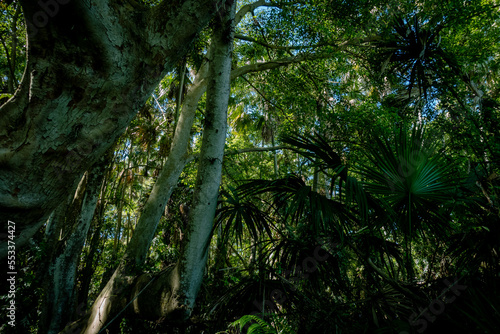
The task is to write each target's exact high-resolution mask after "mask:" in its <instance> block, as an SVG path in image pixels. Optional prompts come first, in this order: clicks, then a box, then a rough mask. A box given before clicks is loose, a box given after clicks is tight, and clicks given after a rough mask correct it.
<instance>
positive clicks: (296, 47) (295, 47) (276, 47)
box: [234, 34, 337, 51]
mask: <svg viewBox="0 0 500 334" xmlns="http://www.w3.org/2000/svg"><path fill="white" fill-rule="evenodd" d="M234 38H237V39H239V40H242V41H248V42H252V43H257V44H259V45H262V46H264V47H266V48H269V49H274V50H285V51H290V50H303V49H309V48H319V47H323V46H333V47H336V46H337V44H335V43H328V42H325V43H319V44H314V45H292V46H281V45H272V44H269V43H267V42H263V41H259V40H257V39H255V38H253V37H249V36H245V35H242V34H235V35H234Z"/></svg>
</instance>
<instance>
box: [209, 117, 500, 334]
mask: <svg viewBox="0 0 500 334" xmlns="http://www.w3.org/2000/svg"><path fill="white" fill-rule="evenodd" d="M281 140H282V142H284V143H286V144H287V145H290V146H292V147H293V150H294V151H295V152H296V153H298V154H299V155H300V156H302V157H303V158H305V159H306V160H308V161H309V164H310V167H311V168H317V169H318V170H319V171H321V172H322V173H324V175H326V176H328V177H329V178H330V179H331V187H332V188H335V190H336V194H337V195H336V196H334V197H330V196H327V194H325V193H320V192H318V191H314V190H313V188H312V187H311V186H309V185H308V183H309V182H310V180H307V179H306V177H304V176H303V175H297V174H291V175H285V176H283V177H282V178H278V179H275V180H248V181H243V182H242V183H241V185H240V186H239V187H238V188H236V189H229V190H228V191H225V192H224V193H223V196H222V197H221V202H220V206H219V209H218V222H217V225H216V228H219V230H220V231H221V233H220V234H219V237H221V238H223V240H229V236H231V237H233V238H235V239H233V240H237V243H238V245H239V249H242V250H244V249H245V247H247V248H246V249H248V250H252V254H255V256H254V255H252V259H251V261H253V262H252V263H253V265H250V266H247V267H246V269H245V270H247V271H248V272H247V273H246V274H245V273H243V272H242V273H241V275H236V276H234V277H237V278H236V281H237V283H235V284H232V285H231V284H230V285H229V286H228V287H227V291H226V293H224V294H223V296H222V297H221V298H220V299H219V300H218V301H216V302H214V303H213V305H212V308H211V312H210V313H209V315H208V316H209V317H212V318H215V319H218V320H220V321H232V322H233V324H235V325H238V326H240V330H241V329H243V332H245V333H246V332H255V333H257V332H266V331H271V332H273V331H276V330H277V328H278V327H279V326H278V327H276V326H275V325H276V317H277V316H278V318H279V319H282V320H283V319H286V322H287V324H288V325H289V326H291V327H292V328H293V330H292V332H297V333H331V332H332V328H337V329H338V330H339V331H338V332H342V333H360V332H363V331H364V330H366V327H367V326H368V327H369V328H374V329H375V328H376V329H377V331H376V332H379V333H394V332H400V331H408V332H412V331H415V330H416V329H417V328H416V327H415V326H414V325H412V323H411V321H408V320H407V319H409V318H411V317H412V315H413V313H414V312H415V310H419V308H421V309H423V308H425V307H427V306H428V304H429V300H430V301H432V299H433V298H435V297H436V296H437V295H438V294H439V291H440V290H442V288H443V287H442V286H440V285H439V282H441V281H440V279H441V278H440V277H438V276H436V275H434V274H432V273H431V272H428V271H429V270H431V269H432V268H435V267H437V266H439V262H440V261H441V262H442V261H444V259H445V258H446V257H449V258H452V259H454V260H452V264H451V265H450V264H449V265H445V268H444V269H443V270H444V271H443V273H448V274H451V273H458V272H460V273H464V272H466V271H467V270H470V268H471V267H473V266H475V265H478V266H489V267H488V270H483V273H484V272H492V271H494V270H497V269H498V267H497V266H496V267H495V266H494V265H493V263H494V262H493V261H495V260H498V258H497V257H495V256H494V254H496V253H495V250H498V249H499V245H498V242H496V243H495V242H494V241H493V239H494V235H496V234H497V233H498V232H497V230H498V229H495V228H494V227H493V225H492V224H493V223H492V224H485V226H484V228H482V229H480V228H476V229H472V230H469V231H468V232H467V231H466V230H459V225H460V224H458V223H457V221H456V220H455V217H456V215H455V212H457V211H459V210H468V209H470V208H471V207H472V205H471V199H470V196H469V197H468V196H465V195H463V193H461V192H460V190H459V189H461V188H463V185H464V182H463V181H460V180H458V179H455V178H454V177H453V175H452V174H451V171H452V170H453V166H450V165H449V164H448V163H446V162H445V160H444V158H443V156H442V154H441V153H440V152H439V150H438V146H436V140H433V138H432V137H431V136H430V135H429V134H427V133H426V131H424V128H423V127H421V126H412V127H410V129H409V130H404V129H400V130H399V131H396V133H395V134H394V136H393V137H392V139H383V138H376V137H374V138H373V140H372V141H371V142H370V143H371V144H370V145H369V146H368V145H365V146H361V145H360V146H359V147H358V149H359V150H361V151H362V152H363V153H364V154H365V156H366V164H364V165H356V166H350V165H348V164H347V163H346V161H347V160H346V159H343V158H341V156H340V155H339V154H338V153H336V151H335V150H334V149H333V147H332V146H331V142H329V141H328V140H327V139H326V138H324V137H322V136H320V135H319V134H314V135H290V136H287V137H283V138H282V139H281ZM460 194H462V195H460ZM472 203H476V202H474V200H472ZM485 215H486V214H485ZM489 217H490V219H491V222H493V221H496V222H498V220H497V218H498V215H497V216H496V217H493V216H492V215H491V213H490V216H489ZM495 219H496V220H495ZM497 225H498V224H497ZM474 233H475V234H474ZM450 238H451V239H450ZM467 239H468V241H467V242H463V241H464V240H467ZM480 239H482V240H483V241H482V245H483V246H481V248H477V247H479V246H480V241H479V240H480ZM450 240H456V243H454V242H451V241H450ZM459 240H461V241H459ZM488 240H491V241H488ZM497 240H499V239H497ZM460 242H461V244H460ZM435 243H438V244H441V245H447V246H444V247H440V248H439V250H438V249H437V250H436V251H435V252H434V254H433V255H432V256H431V257H430V258H429V255H428V249H429V248H432V247H434V244H435ZM450 247H451V248H450ZM453 247H454V248H453ZM452 248H453V249H452ZM441 251H443V252H444V251H446V252H447V255H444V257H440V256H441V255H440V253H439V252H441ZM247 252H248V251H247ZM478 253H479V254H478ZM418 254H420V255H418ZM480 254H483V255H480ZM315 255H316V257H315ZM417 255H418V256H417ZM471 256H472V258H474V259H475V260H470V261H468V262H467V261H465V259H467V258H468V257H471ZM416 258H419V259H421V258H426V259H427V260H426V263H417V260H416ZM457 259H461V260H460V261H462V262H460V261H459V260H457ZM240 260H241V259H240ZM425 266H426V267H427V269H426V268H424V267H425ZM441 266H442V265H441ZM485 268H486V267H485ZM441 284H442V283H441ZM471 291H476V290H473V289H471ZM273 294H274V296H273ZM276 296H278V297H276ZM481 298H482V299H481ZM483 299H484V296H481V295H478V294H477V293H476V295H473V294H471V295H467V296H466V297H465V296H464V301H462V302H461V303H456V304H455V305H452V306H450V307H448V309H451V311H450V313H451V314H457V313H460V312H469V313H470V312H471V310H472V309H474V308H471V305H472V306H473V305H474V303H478V300H483ZM228 309H229V310H232V311H231V312H229V313H228V312H227V310H228ZM460 310H462V311H460ZM492 310H493V309H488V310H486V311H485V312H486V313H488V312H489V313H488V314H490V313H491V312H492ZM248 314H253V315H252V316H245V315H248ZM257 316H258V318H256V317H257ZM359 318H362V319H363V321H362V322H361V323H360V324H359V326H358V325H354V326H353V325H352V323H353V322H352V321H353V320H354V319H359ZM469 318H470V319H469V320H468V321H467V323H468V325H469V326H471V328H476V327H477V328H479V327H481V326H479V325H478V324H476V322H477V321H475V320H474V319H472V318H474V316H470V317H469ZM224 319H226V320H224ZM236 319H239V320H237V321H235V320H236ZM349 319H350V320H349ZM442 319H449V317H443V318H442ZM441 321H445V320H441ZM446 321H448V320H446ZM245 326H246V327H245ZM478 326H479V327H478ZM437 327H438V326H437V325H436V328H437Z"/></svg>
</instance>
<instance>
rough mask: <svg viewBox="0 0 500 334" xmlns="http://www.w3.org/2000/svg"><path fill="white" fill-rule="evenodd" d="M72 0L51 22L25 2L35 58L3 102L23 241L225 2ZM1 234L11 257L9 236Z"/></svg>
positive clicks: (11, 208) (0, 178)
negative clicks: (151, 3) (152, 3)
mask: <svg viewBox="0 0 500 334" xmlns="http://www.w3.org/2000/svg"><path fill="white" fill-rule="evenodd" d="M61 2H63V1H61ZM63 3H65V4H59V3H57V2H55V1H54V4H55V5H53V6H52V7H50V8H49V10H50V11H51V13H49V14H51V15H45V14H44V15H45V16H44V17H45V18H46V19H47V20H46V21H44V22H41V21H40V17H41V16H40V14H39V13H40V12H41V13H45V12H43V10H42V8H41V7H40V5H39V4H38V2H36V1H28V0H25V1H21V4H22V6H23V11H24V15H25V18H26V21H27V25H28V61H27V64H26V70H25V74H24V77H23V80H22V83H21V85H20V88H19V89H18V90H17V92H16V94H15V95H14V97H13V98H12V99H10V100H9V101H8V102H7V103H6V104H4V105H3V106H2V107H1V109H0V115H1V117H0V222H1V226H2V231H0V232H4V231H5V230H6V225H7V220H12V221H15V223H16V233H17V241H16V245H17V246H18V247H19V246H21V245H22V244H23V243H24V242H25V241H27V240H29V238H30V237H31V235H32V234H34V233H35V232H36V231H37V230H38V229H39V227H40V226H41V225H42V224H43V223H44V222H45V221H46V219H47V218H48V216H49V215H50V213H51V212H52V211H53V210H54V209H55V208H56V207H57V205H58V204H59V203H60V202H62V201H63V200H64V199H65V198H67V196H68V195H69V193H70V192H71V189H74V186H75V184H76V183H77V182H78V181H79V180H80V179H81V177H82V175H83V173H84V172H85V170H87V169H88V168H89V167H90V166H91V165H92V164H93V163H95V162H96V160H97V159H98V158H99V157H100V156H101V155H102V154H103V153H104V152H105V151H106V150H107V149H108V148H109V147H110V146H111V145H112V144H113V142H114V141H115V140H116V138H117V137H118V136H119V135H120V134H121V133H122V132H123V131H124V130H125V128H126V127H127V125H128V124H129V123H130V121H131V120H132V118H133V117H134V116H135V114H136V111H137V109H138V108H139V107H140V106H142V105H143V104H144V102H145V101H146V99H147V98H148V96H149V95H150V93H151V91H152V90H153V89H154V88H155V87H156V86H157V84H158V83H159V81H160V80H161V79H162V78H163V77H164V75H165V74H166V73H167V71H169V70H170V69H172V68H173V66H174V64H175V63H176V62H177V61H178V60H179V59H180V58H181V57H182V56H183V55H184V54H185V52H186V51H187V48H188V47H189V44H190V42H191V41H192V40H193V38H194V37H195V36H196V34H197V33H198V32H199V31H200V30H201V29H202V28H203V27H204V26H205V25H206V24H207V23H208V21H209V20H210V18H211V17H212V16H213V14H214V13H215V11H216V7H217V5H216V2H214V1H213V0H201V1H197V0H187V1H184V2H181V3H173V4H172V3H170V2H163V3H161V4H160V5H158V6H156V7H154V8H147V7H142V6H139V5H137V4H136V3H135V2H132V1H131V2H130V3H123V1H117V0H116V1H115V0H108V1H104V0H103V1H92V2H89V1H71V2H67V1H64V2H63ZM37 20H38V21H37ZM0 238H2V240H0V241H2V242H1V245H0V257H4V256H5V254H6V242H5V239H6V234H5V233H0Z"/></svg>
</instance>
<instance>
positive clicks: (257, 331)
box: [231, 315, 278, 334]
mask: <svg viewBox="0 0 500 334" xmlns="http://www.w3.org/2000/svg"><path fill="white" fill-rule="evenodd" d="M247 325H250V327H248V329H247V331H246V333H247V334H277V333H278V332H277V331H276V330H275V329H274V328H273V327H272V326H271V324H269V323H267V322H266V321H264V320H262V319H261V318H260V317H258V316H255V315H244V316H242V317H241V318H240V319H238V320H236V321H235V322H233V323H232V324H231V326H233V327H238V326H239V328H240V330H243V328H244V327H246V326H247Z"/></svg>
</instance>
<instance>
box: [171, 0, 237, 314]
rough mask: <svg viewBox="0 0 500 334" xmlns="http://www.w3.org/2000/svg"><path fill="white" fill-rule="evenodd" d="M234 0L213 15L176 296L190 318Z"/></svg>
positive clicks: (218, 159)
mask: <svg viewBox="0 0 500 334" xmlns="http://www.w3.org/2000/svg"><path fill="white" fill-rule="evenodd" d="M234 15H235V3H234V2H233V1H228V2H227V3H226V6H225V8H224V12H223V14H222V15H221V16H220V17H218V18H216V19H215V20H214V21H215V22H214V33H213V35H212V42H211V57H210V68H209V74H208V78H209V79H208V88H207V107H206V113H205V121H204V126H203V139H202V143H201V150H200V158H199V165H198V173H197V177H196V185H195V190H194V194H193V201H192V203H191V211H190V216H189V223H188V228H187V232H186V236H185V245H184V247H183V250H182V253H181V256H180V259H179V263H178V270H179V282H180V284H179V288H178V290H176V291H174V299H173V301H174V302H177V303H178V304H179V306H178V309H181V310H183V315H182V316H183V317H184V318H187V317H188V316H189V315H190V314H191V311H192V310H193V308H194V303H195V300H196V297H197V295H198V292H199V290H200V287H201V283H202V280H203V274H204V272H205V266H206V263H207V257H208V248H209V243H210V235H211V232H212V228H213V221H214V216H215V209H216V207H217V197H218V195H219V186H220V181H221V172H222V159H223V156H224V145H225V142H226V127H227V107H228V101H229V96H230V90H231V60H232V57H231V56H232V55H231V54H232V50H233V48H232V47H233V36H234Z"/></svg>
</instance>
